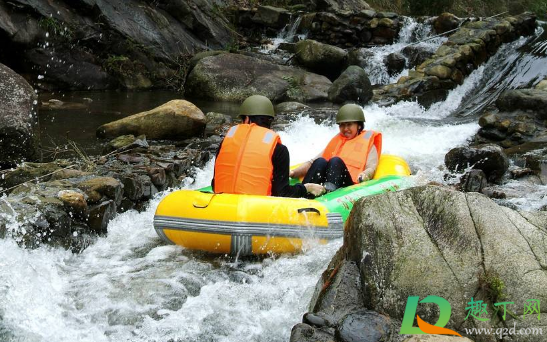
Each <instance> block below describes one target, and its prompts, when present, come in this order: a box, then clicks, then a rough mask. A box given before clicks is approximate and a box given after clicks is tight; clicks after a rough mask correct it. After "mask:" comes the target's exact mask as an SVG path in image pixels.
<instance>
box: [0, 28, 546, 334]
mask: <svg viewBox="0 0 547 342" xmlns="http://www.w3.org/2000/svg"><path fill="white" fill-rule="evenodd" d="M410 24H413V23H412V22H410V23H409V24H408V27H410ZM407 33H408V32H407ZM544 35H545V33H544V30H543V29H541V28H540V29H538V31H537V34H536V36H535V37H533V38H531V39H524V38H522V39H520V40H519V41H516V42H514V43H511V44H506V45H504V46H503V47H502V49H501V50H500V52H498V54H496V55H495V56H494V57H493V58H491V59H490V61H489V62H488V63H487V64H485V65H484V66H482V67H480V68H479V69H478V70H476V71H475V72H474V73H473V74H472V75H471V76H470V77H468V78H467V80H466V81H465V83H464V84H463V85H462V86H460V87H458V88H457V89H455V90H453V91H452V92H451V93H450V95H449V96H448V99H447V100H446V101H443V102H442V103H438V104H436V105H434V106H432V107H431V108H429V109H427V110H426V109H424V108H422V107H420V106H419V105H418V104H417V103H414V102H404V103H399V104H396V105H393V106H391V107H387V108H380V107H377V106H375V105H371V106H367V107H365V113H366V119H367V122H366V126H367V128H371V129H376V130H379V131H382V132H383V135H384V151H385V153H392V154H397V155H400V156H402V157H404V158H405V159H406V160H407V161H408V162H409V164H410V166H411V168H412V170H413V173H414V176H413V177H414V180H415V182H416V184H422V183H426V182H428V181H438V182H443V183H444V182H446V181H445V180H444V175H445V173H446V172H445V170H444V169H443V167H442V165H443V160H444V155H445V154H446V152H447V151H448V150H449V149H451V148H453V147H455V146H458V145H460V144H464V143H465V142H466V140H467V139H468V138H469V137H471V136H472V135H473V134H474V133H475V132H476V131H477V129H478V125H477V123H476V121H477V118H476V113H477V111H478V109H480V108H483V107H484V106H486V105H488V104H489V103H490V101H491V100H490V95H489V94H491V93H492V92H496V91H499V89H500V88H507V87H517V86H524V85H533V84H535V83H537V82H538V81H539V80H540V79H543V78H544V77H545V76H546V75H547V68H546V67H545V66H546V65H547V57H546V56H545V50H541V46H545V40H546V39H545V36H544ZM402 39H403V38H402ZM404 39H406V38H404ZM431 44H439V43H438V42H431ZM432 48H434V46H432ZM538 51H539V52H538ZM382 53H386V52H385V51H380V52H378V54H382ZM378 58H380V57H378ZM501 73H502V75H501V76H500V74H501ZM498 76H499V77H498ZM495 77H498V79H499V80H498V81H492V79H493V78H495ZM509 79H510V80H511V81H508V80H509ZM492 82H494V83H492ZM480 93H482V94H486V95H482V96H477V94H480ZM88 95H92V94H87V95H86V94H79V95H77V96H82V97H84V96H85V97H87V96H88ZM97 96H100V95H97ZM130 96H132V95H130ZM159 97H160V96H159V95H157V98H156V100H157V101H158V102H157V104H161V103H163V102H165V101H164V100H166V99H168V97H169V96H168V95H166V97H161V98H159ZM128 101H133V102H134V101H135V98H133V99H132V100H128ZM143 101H144V100H143ZM147 101H148V102H147ZM147 101H144V102H145V104H148V105H149V104H150V103H152V102H153V101H152V100H150V98H149V99H147ZM97 102H100V101H97ZM151 107H153V106H150V107H149V108H151ZM120 108H121V107H120ZM149 108H143V110H145V109H149ZM462 108H467V109H466V110H465V111H462ZM469 108H471V109H469ZM109 110H114V111H120V112H122V110H119V109H115V108H114V109H113V108H112V107H109ZM227 110H228V109H227ZM229 110H232V109H229ZM219 111H221V110H219ZM469 112H471V114H469ZM67 115H68V114H67ZM52 117H53V121H54V122H56V120H58V121H57V123H58V122H59V121H62V120H68V121H70V120H69V119H67V118H65V119H62V118H59V117H54V116H50V117H47V119H48V120H51V119H52ZM42 119H43V117H42ZM110 119H111V117H110ZM98 121H101V120H98ZM101 123H102V122H101ZM82 125H87V123H80V126H79V127H80V128H81V127H82ZM86 127H90V129H89V130H90V131H93V134H94V128H93V127H95V128H96V123H94V124H93V125H87V126H86ZM77 128H78V125H77V124H76V125H75V126H74V128H71V130H73V132H76V131H77ZM336 132H337V128H336V126H334V125H329V124H317V123H315V122H314V120H312V119H310V118H306V117H303V118H300V119H298V120H297V121H295V122H293V123H292V124H290V125H289V127H287V129H286V130H285V131H283V132H280V135H281V139H282V141H283V143H284V144H285V145H287V146H288V148H289V151H290V153H291V161H292V162H293V163H297V162H300V161H303V160H306V159H308V158H309V157H310V155H315V154H316V153H317V152H318V151H320V150H321V149H322V148H323V147H324V145H325V143H326V142H327V141H328V139H329V138H330V137H331V136H333V135H334V134H335V133H336ZM195 174H196V176H195V178H194V179H188V180H187V182H186V184H185V185H184V187H185V188H198V187H201V186H204V185H207V184H208V183H209V182H210V178H211V175H212V164H211V163H209V164H208V165H207V166H206V167H204V168H203V169H199V170H196V173H195ZM539 188H540V189H539V190H538V191H543V193H545V192H546V191H547V189H546V188H545V187H543V188H541V187H539ZM167 193H168V192H164V193H160V194H158V195H157V196H156V198H155V199H154V200H152V201H151V203H150V204H149V206H148V208H147V209H146V210H145V211H143V212H140V213H139V212H136V211H129V212H126V213H124V214H121V215H119V216H117V217H116V218H115V219H114V220H113V221H111V223H110V224H109V226H108V235H107V236H106V237H100V238H98V239H97V241H96V242H95V243H94V244H92V245H91V246H90V247H89V248H87V249H86V250H84V251H83V252H82V253H81V254H72V253H70V252H67V251H64V250H61V249H54V248H49V247H45V246H44V247H41V248H38V249H35V250H28V249H22V248H20V247H19V246H18V245H17V244H16V243H15V242H14V241H12V240H11V239H9V238H6V239H3V240H0V341H6V342H15V341H18V342H19V341H20V342H23V341H24V342H34V341H36V342H38V341H44V342H45V341H56V342H57V341H58V342H69V341H70V342H72V341H94V342H95V341H115V342H121V341H143V342H144V341H146V342H149V341H158V342H160V341H162V342H167V341H173V342H175V341H226V342H228V341H233V342H235V341H287V340H288V338H289V335H290V329H291V327H292V326H293V325H294V324H296V323H298V322H300V321H301V319H302V315H303V314H304V313H305V312H306V311H307V305H308V303H309V301H310V299H311V296H312V293H313V290H314V286H315V284H316V282H317V280H318V279H319V276H320V274H321V272H322V271H323V270H324V268H325V267H326V265H327V264H328V262H329V261H330V259H331V258H332V256H333V255H334V253H335V252H336V250H337V249H338V248H339V247H340V246H341V243H342V241H341V240H335V241H332V242H331V243H329V244H327V245H313V243H311V244H310V246H309V248H307V249H306V250H305V251H304V252H303V253H302V254H299V255H293V256H271V257H268V258H264V259H260V260H238V259H230V258H228V257H212V256H206V255H203V254H200V253H195V252H191V251H187V250H184V249H182V248H180V247H177V246H165V245H163V243H162V242H161V241H160V239H159V238H158V237H157V235H156V233H155V231H154V229H153V227H152V220H153V215H154V210H155V207H156V206H157V204H158V203H159V201H160V199H161V198H162V197H163V196H165V195H166V194H167ZM536 197H537V198H536ZM536 197H535V196H534V194H530V195H529V197H527V198H524V199H523V201H522V203H519V205H520V206H521V208H524V209H535V208H536V207H537V206H539V205H542V204H543V202H545V201H547V199H546V198H545V197H543V198H542V197H541V196H540V195H538V196H536ZM542 201H543V202H542ZM545 204H547V203H545ZM13 224H14V225H15V226H16V227H15V228H16V229H17V228H18V227H17V223H13Z"/></svg>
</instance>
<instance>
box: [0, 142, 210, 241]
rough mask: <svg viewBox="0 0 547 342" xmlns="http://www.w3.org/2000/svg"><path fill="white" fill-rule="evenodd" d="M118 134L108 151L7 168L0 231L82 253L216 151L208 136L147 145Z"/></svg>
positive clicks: (2, 184)
mask: <svg viewBox="0 0 547 342" xmlns="http://www.w3.org/2000/svg"><path fill="white" fill-rule="evenodd" d="M121 138H122V139H117V140H118V141H115V142H114V143H111V144H110V145H111V146H117V147H118V149H117V150H113V151H111V152H110V153H109V154H108V155H106V156H101V157H92V158H90V159H88V160H85V161H56V162H52V163H24V164H22V165H21V166H20V167H18V168H16V169H14V170H3V171H2V173H3V177H2V179H1V180H0V187H1V188H2V189H3V191H4V192H5V193H6V194H7V196H5V197H3V198H2V201H1V205H0V234H1V235H2V236H5V235H6V234H9V235H10V236H12V237H13V238H14V239H15V240H16V241H18V242H19V243H21V244H23V245H25V246H27V247H37V246H39V245H41V244H50V245H55V246H62V247H65V248H69V249H72V250H74V251H80V250H82V249H83V248H85V247H87V246H88V245H89V243H91V242H92V241H93V240H94V238H95V237H96V236H97V235H102V234H106V233H107V225H108V223H109V222H110V220H112V219H113V218H114V217H115V216H116V215H117V213H119V212H123V211H127V210H130V209H142V208H143V207H144V206H145V205H146V203H147V202H148V201H149V200H150V199H151V198H152V197H153V196H154V195H155V194H156V193H158V192H159V191H163V190H165V189H167V188H170V187H176V186H179V185H180V184H181V182H182V180H183V179H185V178H186V177H187V176H191V175H192V172H193V170H194V167H202V166H203V165H204V164H205V163H206V162H207V161H208V160H209V158H210V157H211V155H214V153H215V151H216V145H214V144H212V143H211V142H209V143H207V140H205V139H201V140H192V139H190V140H187V141H185V142H183V143H181V144H180V145H179V146H175V145H159V146H158V145H152V146H149V145H148V143H147V142H146V140H145V137H144V136H140V137H137V138H135V137H132V138H131V136H125V137H121ZM121 141H124V143H125V145H123V144H122V143H121Z"/></svg>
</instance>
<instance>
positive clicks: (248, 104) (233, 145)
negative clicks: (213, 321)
mask: <svg viewBox="0 0 547 342" xmlns="http://www.w3.org/2000/svg"><path fill="white" fill-rule="evenodd" d="M240 117H241V118H242V121H243V123H242V124H239V125H237V126H233V127H231V128H230V130H229V131H228V133H227V134H226V136H225V137H224V140H223V141H222V143H221V145H220V147H219V150H218V151H217V156H216V160H215V170H214V175H213V180H212V181H211V185H212V187H213V191H214V192H215V193H231V194H250V195H268V196H269V195H272V196H280V197H307V196H309V195H312V196H318V195H321V194H323V193H325V192H326V190H325V188H324V187H323V186H322V185H319V184H311V183H309V184H296V185H294V186H292V185H289V163H290V160H289V150H288V149H287V147H286V146H284V145H282V144H281V140H280V138H279V135H278V134H277V133H275V132H274V131H272V130H271V129H270V126H271V124H272V121H273V119H274V117H275V113H274V109H273V105H272V103H271V101H270V100H269V99H268V98H267V97H265V96H261V95H252V96H250V97H248V98H247V99H245V101H243V103H242V104H241V107H240Z"/></svg>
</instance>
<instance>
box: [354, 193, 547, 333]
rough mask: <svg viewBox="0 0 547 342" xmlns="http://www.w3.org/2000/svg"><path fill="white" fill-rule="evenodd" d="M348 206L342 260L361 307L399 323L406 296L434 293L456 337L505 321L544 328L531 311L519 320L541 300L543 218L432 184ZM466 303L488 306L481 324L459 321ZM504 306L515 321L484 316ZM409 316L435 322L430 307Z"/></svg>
mask: <svg viewBox="0 0 547 342" xmlns="http://www.w3.org/2000/svg"><path fill="white" fill-rule="evenodd" d="M356 207H357V209H355V207H354V211H353V212H352V214H351V216H350V219H349V223H348V225H347V228H348V229H347V230H346V233H345V236H344V239H345V241H346V243H347V247H346V250H347V255H348V259H349V260H354V261H356V262H358V264H359V266H360V270H361V275H362V277H363V283H364V284H366V287H367V291H366V292H365V303H366V306H367V307H368V308H370V309H374V310H376V311H380V312H384V313H386V314H388V315H389V316H390V317H392V318H397V319H401V318H402V317H403V314H404V311H405V304H406V299H407V298H408V297H409V296H419V297H420V299H422V298H424V297H427V296H430V295H436V296H440V297H443V298H444V299H446V300H448V302H449V303H450V304H451V306H452V315H451V318H450V321H449V322H448V325H447V326H446V327H447V328H449V329H456V330H457V331H458V332H460V333H462V334H464V333H465V330H464V328H473V327H504V326H511V327H512V326H513V323H516V324H517V326H518V327H519V328H525V327H536V328H541V327H543V329H545V327H547V324H546V323H545V322H540V321H538V320H537V313H536V315H533V317H529V316H526V319H522V318H523V313H524V305H525V303H526V301H527V300H529V299H537V300H540V301H541V302H543V301H545V300H547V292H546V291H545V283H546V282H547V267H546V266H547V259H546V256H547V254H546V249H545V245H544V244H543V242H542V241H543V238H542V236H545V233H546V230H547V213H545V212H543V213H541V212H539V213H526V212H516V211H514V210H511V209H509V208H505V207H501V206H499V205H497V204H496V203H494V202H493V201H492V200H490V199H488V198H487V197H486V196H484V195H481V194H477V193H461V192H457V191H453V190H450V189H447V188H442V187H435V186H427V187H418V188H413V189H409V190H405V191H403V192H398V193H387V194H385V195H382V196H379V197H378V196H377V197H368V198H365V199H364V200H363V201H361V202H360V203H358V204H357V205H356ZM472 298H473V300H475V301H479V300H482V301H483V302H484V303H485V304H487V305H488V308H487V312H488V313H489V314H487V315H486V318H487V319H488V321H487V322H481V321H480V320H477V319H474V318H473V317H469V319H467V314H468V313H469V308H468V307H469V303H470V302H471V301H472ZM504 301H508V302H513V303H512V304H510V305H508V307H507V309H509V310H511V311H512V312H513V313H514V314H515V315H517V316H519V317H520V319H519V318H516V317H515V318H513V317H511V316H510V315H507V316H506V317H505V320H504V321H503V320H501V319H500V317H501V314H502V313H501V312H500V315H499V316H496V315H494V317H492V314H493V310H492V309H493V308H494V306H493V304H495V303H497V302H504ZM417 314H418V315H419V316H420V317H421V318H422V319H424V320H426V321H428V322H435V321H436V319H437V317H436V315H437V314H438V310H437V308H436V307H434V306H428V305H420V306H418V311H417ZM475 314H476V313H475ZM477 315H478V314H477ZM478 316H480V317H481V318H485V315H478ZM469 337H471V338H472V339H473V340H476V341H485V340H488V338H490V337H484V336H480V335H479V336H469ZM540 340H542V337H541V335H535V336H534V335H529V336H527V337H526V339H522V340H521V341H540Z"/></svg>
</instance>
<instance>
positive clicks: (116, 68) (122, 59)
mask: <svg viewBox="0 0 547 342" xmlns="http://www.w3.org/2000/svg"><path fill="white" fill-rule="evenodd" d="M129 64H131V62H130V60H129V58H128V57H126V56H116V55H109V56H108V58H107V59H106V60H105V61H104V62H103V68H104V69H105V70H106V71H107V72H108V73H112V74H119V75H129V74H130V73H131V71H130V70H131V67H130V66H129Z"/></svg>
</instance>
